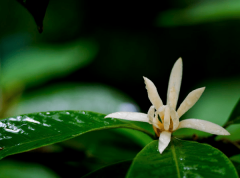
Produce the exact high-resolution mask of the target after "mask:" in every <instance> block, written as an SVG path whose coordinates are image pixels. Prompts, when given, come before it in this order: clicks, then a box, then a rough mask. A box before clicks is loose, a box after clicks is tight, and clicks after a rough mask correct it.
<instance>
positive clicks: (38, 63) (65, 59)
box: [1, 41, 97, 90]
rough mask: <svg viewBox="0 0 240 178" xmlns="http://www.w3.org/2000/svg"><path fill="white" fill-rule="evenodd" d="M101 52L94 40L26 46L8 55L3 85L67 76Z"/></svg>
mask: <svg viewBox="0 0 240 178" xmlns="http://www.w3.org/2000/svg"><path fill="white" fill-rule="evenodd" d="M96 53H97V46H96V44H95V43H93V42H91V41H76V42H72V43H71V44H66V45H54V46H53V45H42V46H35V47H29V48H25V49H22V50H19V51H16V52H15V53H12V54H11V55H8V56H5V57H4V58H3V59H4V60H3V61H4V62H3V64H2V74H1V77H2V78H1V79H2V81H1V82H2V86H3V87H4V88H5V90H9V89H16V88H17V87H18V86H19V85H20V86H25V85H31V86H32V85H36V84H39V83H41V82H44V81H47V80H49V79H52V78H54V77H62V76H65V75H67V74H69V73H71V72H72V71H74V70H76V69H78V68H79V67H83V66H85V65H87V64H89V63H90V62H91V61H92V60H93V58H94V57H95V55H96Z"/></svg>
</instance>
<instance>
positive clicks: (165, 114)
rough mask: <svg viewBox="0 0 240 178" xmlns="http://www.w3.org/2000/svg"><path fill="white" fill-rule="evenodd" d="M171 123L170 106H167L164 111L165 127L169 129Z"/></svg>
mask: <svg viewBox="0 0 240 178" xmlns="http://www.w3.org/2000/svg"><path fill="white" fill-rule="evenodd" d="M169 125H170V109H169V107H168V106H166V108H165V113H164V129H165V130H168V129H169Z"/></svg>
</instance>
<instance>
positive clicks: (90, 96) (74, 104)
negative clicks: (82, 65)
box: [10, 83, 138, 115]
mask: <svg viewBox="0 0 240 178" xmlns="http://www.w3.org/2000/svg"><path fill="white" fill-rule="evenodd" d="M80 109H82V110H91V111H95V112H100V113H104V114H109V113H112V112H116V111H131V112H134V111H138V108H137V105H136V103H135V102H134V101H133V100H132V99H131V98H130V97H129V96H127V95H125V94H124V93H122V92H121V91H119V90H117V89H115V88H112V87H109V86H107V85H102V84H90V83H83V84H76V83H68V84H67V83H65V84H58V85H52V86H49V87H46V88H43V89H41V90H37V91H34V92H31V93H30V92H28V93H27V94H24V95H23V96H22V99H21V100H20V101H19V103H18V104H17V105H16V107H15V108H12V110H11V113H10V115H20V114H25V113H33V112H42V111H57V110H80Z"/></svg>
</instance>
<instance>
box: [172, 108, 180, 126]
mask: <svg viewBox="0 0 240 178" xmlns="http://www.w3.org/2000/svg"><path fill="white" fill-rule="evenodd" d="M170 115H171V118H172V122H173V131H174V130H176V129H177V128H178V125H179V116H178V113H177V112H176V111H175V110H174V109H173V108H171V107H170Z"/></svg>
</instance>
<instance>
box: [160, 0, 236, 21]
mask: <svg viewBox="0 0 240 178" xmlns="http://www.w3.org/2000/svg"><path fill="white" fill-rule="evenodd" d="M239 11H240V3H239V1H236V0H229V1H224V0H223V1H201V2H198V3H196V4H194V5H192V6H191V5H190V6H188V7H187V8H184V9H179V10H168V11H165V12H163V13H161V14H160V15H159V17H158V22H157V23H158V25H159V26H182V25H196V24H200V23H207V22H208V23H209V22H212V21H221V20H227V19H238V18H239V17H240V12H239Z"/></svg>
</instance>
